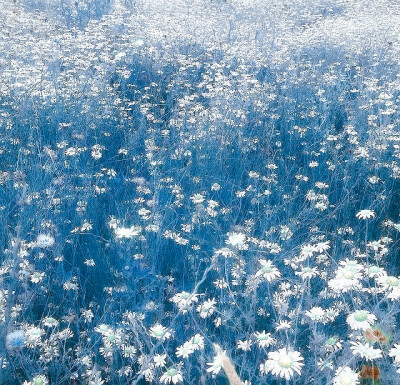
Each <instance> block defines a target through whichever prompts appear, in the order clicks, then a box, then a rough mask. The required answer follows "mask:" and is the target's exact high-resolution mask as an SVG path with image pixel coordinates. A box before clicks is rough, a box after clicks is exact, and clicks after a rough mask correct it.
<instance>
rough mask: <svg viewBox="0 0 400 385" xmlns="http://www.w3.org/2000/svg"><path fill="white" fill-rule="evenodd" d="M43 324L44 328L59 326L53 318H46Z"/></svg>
mask: <svg viewBox="0 0 400 385" xmlns="http://www.w3.org/2000/svg"><path fill="white" fill-rule="evenodd" d="M43 324H44V326H47V327H55V326H58V325H59V322H58V321H57V320H56V319H55V318H53V317H46V318H45V319H44V320H43Z"/></svg>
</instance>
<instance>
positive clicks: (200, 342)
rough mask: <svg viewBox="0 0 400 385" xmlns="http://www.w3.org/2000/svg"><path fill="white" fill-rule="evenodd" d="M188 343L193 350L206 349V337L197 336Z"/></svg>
mask: <svg viewBox="0 0 400 385" xmlns="http://www.w3.org/2000/svg"><path fill="white" fill-rule="evenodd" d="M187 343H189V344H190V345H191V347H192V349H193V350H201V349H204V337H203V336H201V335H200V334H195V335H194V336H193V337H192V338H191V339H190V340H189V341H188V342H187Z"/></svg>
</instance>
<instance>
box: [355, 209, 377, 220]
mask: <svg viewBox="0 0 400 385" xmlns="http://www.w3.org/2000/svg"><path fill="white" fill-rule="evenodd" d="M356 218H358V219H370V218H375V211H374V210H360V211H359V212H358V213H357V214H356Z"/></svg>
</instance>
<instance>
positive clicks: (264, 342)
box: [254, 330, 276, 348]
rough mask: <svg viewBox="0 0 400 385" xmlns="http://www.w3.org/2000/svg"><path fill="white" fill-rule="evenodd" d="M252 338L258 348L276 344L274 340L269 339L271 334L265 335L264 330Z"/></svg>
mask: <svg viewBox="0 0 400 385" xmlns="http://www.w3.org/2000/svg"><path fill="white" fill-rule="evenodd" d="M254 337H255V338H256V342H257V344H258V346H259V347H260V348H264V347H268V346H270V345H272V344H274V343H275V342H276V340H275V339H274V338H273V337H271V333H265V330H263V331H262V332H261V333H260V332H255V333H254Z"/></svg>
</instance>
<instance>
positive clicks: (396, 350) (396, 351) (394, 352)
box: [389, 344, 400, 363]
mask: <svg viewBox="0 0 400 385" xmlns="http://www.w3.org/2000/svg"><path fill="white" fill-rule="evenodd" d="M389 356H390V357H393V358H394V361H395V362H397V363H400V344H395V345H394V346H393V348H391V349H390V350H389Z"/></svg>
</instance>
